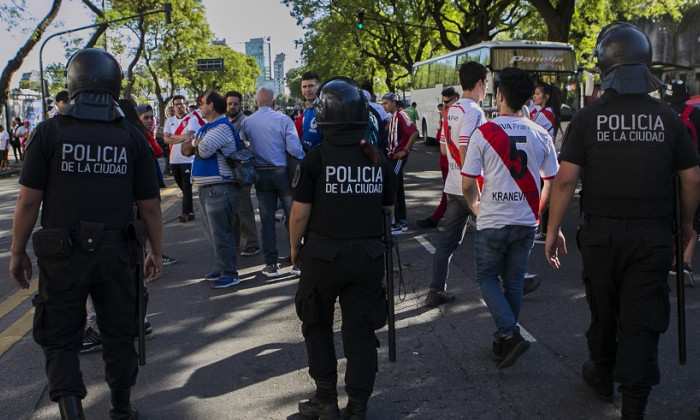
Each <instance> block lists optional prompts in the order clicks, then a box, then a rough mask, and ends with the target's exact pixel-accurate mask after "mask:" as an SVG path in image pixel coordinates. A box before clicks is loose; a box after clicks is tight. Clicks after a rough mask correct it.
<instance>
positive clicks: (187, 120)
mask: <svg viewBox="0 0 700 420" xmlns="http://www.w3.org/2000/svg"><path fill="white" fill-rule="evenodd" d="M200 119H201V117H200V118H196V117H195V116H193V115H192V114H191V113H190V114H187V115H185V116H184V117H182V118H178V117H177V115H173V116H172V117H170V118H168V120H167V121H165V126H163V133H165V134H168V135H173V134H174V135H180V134H185V133H187V132H188V131H194V132H195V133H196V132H197V130H199V127H201V126H202V125H204V124H203V123H202V124H200ZM193 120H194V121H193ZM202 121H203V120H202ZM192 162H194V156H184V155H183V154H182V143H176V144H171V145H170V163H171V164H173V163H174V164H183V163H184V164H187V163H192Z"/></svg>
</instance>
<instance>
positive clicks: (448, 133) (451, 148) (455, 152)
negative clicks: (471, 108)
mask: <svg viewBox="0 0 700 420" xmlns="http://www.w3.org/2000/svg"><path fill="white" fill-rule="evenodd" d="M452 106H456V107H458V108H460V109H462V107H460V106H459V105H452ZM452 106H451V107H448V108H447V109H446V110H445V112H444V115H443V117H442V129H443V131H444V132H445V144H446V145H447V152H448V153H449V154H450V156H452V159H454V161H455V163H456V164H457V166H458V167H460V168H461V167H462V156H461V155H460V154H459V146H457V145H456V144H455V142H454V140H452V129H451V128H450V125H449V122H448V120H447V118H445V117H446V116H447V112H448V111H449V109H450V108H452ZM462 112H464V109H462Z"/></svg>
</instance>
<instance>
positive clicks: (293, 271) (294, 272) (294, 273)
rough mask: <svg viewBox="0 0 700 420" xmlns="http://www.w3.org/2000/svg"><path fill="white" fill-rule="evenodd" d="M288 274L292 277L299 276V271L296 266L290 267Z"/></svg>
mask: <svg viewBox="0 0 700 420" xmlns="http://www.w3.org/2000/svg"><path fill="white" fill-rule="evenodd" d="M289 273H290V274H292V275H294V276H301V269H300V268H299V267H297V266H292V269H291V270H289Z"/></svg>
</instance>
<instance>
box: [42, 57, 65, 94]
mask: <svg viewBox="0 0 700 420" xmlns="http://www.w3.org/2000/svg"><path fill="white" fill-rule="evenodd" d="M47 76H48V79H49V80H50V81H51V83H50V84H49V92H51V96H53V95H55V94H57V93H58V92H60V91H62V90H64V89H65V88H66V66H65V64H58V63H53V64H49V65H48V66H46V68H45V69H44V77H47Z"/></svg>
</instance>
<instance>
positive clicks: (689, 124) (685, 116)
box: [681, 105, 698, 149]
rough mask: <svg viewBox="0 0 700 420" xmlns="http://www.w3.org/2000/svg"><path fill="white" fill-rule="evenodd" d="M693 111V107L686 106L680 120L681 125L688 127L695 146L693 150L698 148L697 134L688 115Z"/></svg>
mask: <svg viewBox="0 0 700 420" xmlns="http://www.w3.org/2000/svg"><path fill="white" fill-rule="evenodd" d="M693 109H695V107H694V106H692V105H688V106H686V107H685V109H684V110H683V113H682V114H681V119H682V120H683V123H684V124H685V125H686V126H687V127H688V129H689V130H690V137H691V138H692V139H693V143H694V144H695V148H696V149H697V148H698V132H697V130H696V129H695V124H693V122H692V121H690V113H691V112H693Z"/></svg>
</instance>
